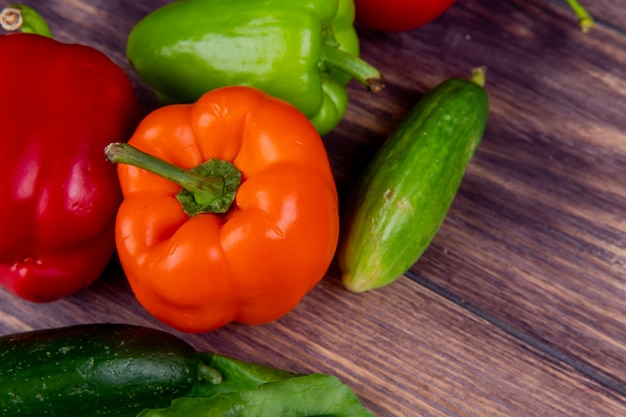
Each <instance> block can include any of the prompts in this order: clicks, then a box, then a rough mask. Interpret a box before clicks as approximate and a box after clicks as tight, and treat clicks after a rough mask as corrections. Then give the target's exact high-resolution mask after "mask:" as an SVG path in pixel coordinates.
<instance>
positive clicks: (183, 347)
mask: <svg viewBox="0 0 626 417" xmlns="http://www.w3.org/2000/svg"><path fill="white" fill-rule="evenodd" d="M198 368H199V359H198V358H197V355H196V351H195V350H194V349H193V348H192V347H191V346H190V345H188V344H187V343H186V342H184V341H183V340H181V339H179V338H177V337H175V336H174V335H170V334H168V333H166V332H161V331H159V330H156V329H149V328H145V327H141V326H131V325H124V324H91V325H79V326H70V327H65V328H59V329H50V330H39V331H32V332H26V333H21V334H16V335H9V336H4V337H0V415H2V416H12V417H13V416H16V417H18V416H33V417H35V416H37V417H42V416H43V417H46V416H48V417H54V416H59V417H61V416H62V417H79V416H116V417H121V416H135V415H136V414H138V413H139V412H140V411H141V410H143V409H144V408H155V407H166V406H167V405H169V404H170V401H171V400H172V399H174V398H176V397H179V396H180V395H182V394H184V393H186V392H188V391H190V390H191V388H192V386H193V384H194V382H195V380H196V378H197V372H198Z"/></svg>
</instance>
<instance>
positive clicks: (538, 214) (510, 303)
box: [340, 2, 626, 393]
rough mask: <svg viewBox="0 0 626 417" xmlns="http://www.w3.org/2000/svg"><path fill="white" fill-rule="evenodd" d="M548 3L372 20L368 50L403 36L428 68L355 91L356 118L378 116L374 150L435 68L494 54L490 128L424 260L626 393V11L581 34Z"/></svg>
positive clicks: (423, 267)
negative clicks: (411, 20)
mask: <svg viewBox="0 0 626 417" xmlns="http://www.w3.org/2000/svg"><path fill="white" fill-rule="evenodd" d="M538 3H540V2H534V3H533V2H500V3H498V5H497V6H493V4H492V3H489V4H488V5H486V4H485V5H482V4H480V3H479V2H466V3H464V4H458V5H457V6H455V7H456V8H455V9H454V12H455V13H453V14H451V15H447V16H445V17H444V18H442V19H441V20H439V21H437V22H435V23H433V25H432V26H429V27H427V28H424V29H425V30H423V31H419V32H415V33H410V34H401V35H381V34H372V33H367V32H364V33H363V41H364V43H365V46H364V54H365V55H366V57H373V59H374V60H375V61H376V63H377V64H378V65H379V66H383V70H384V69H385V68H387V67H386V66H385V65H386V64H385V59H384V56H385V55H384V49H385V48H386V47H387V46H388V45H389V43H391V42H396V43H397V44H399V45H401V46H405V45H412V46H413V50H412V51H409V52H407V50H406V48H403V49H402V50H401V51H400V52H399V55H400V56H399V57H396V59H400V58H401V59H402V61H403V62H404V68H410V69H412V71H413V72H414V73H422V74H424V77H423V78H422V79H420V80H412V79H408V80H407V78H406V77H405V78H401V77H402V76H401V75H398V73H397V71H396V72H395V73H392V74H390V75H388V77H387V78H388V80H389V83H388V85H389V87H390V88H389V89H388V90H387V92H386V93H387V94H388V96H384V95H381V97H382V98H381V100H379V101H377V103H376V104H375V105H372V104H368V105H366V106H361V102H360V101H361V100H362V101H363V102H365V98H362V96H363V93H361V92H359V91H358V90H355V91H354V94H353V95H354V96H357V97H358V99H357V100H359V103H357V104H356V105H355V107H354V108H353V110H352V111H353V112H354V113H355V114H354V115H353V116H352V118H353V119H355V120H358V121H361V120H368V123H370V124H372V125H377V126H379V130H378V131H377V132H374V133H372V131H373V129H372V130H370V131H368V132H365V135H366V136H367V137H368V147H363V149H367V150H371V149H375V148H376V145H377V144H379V143H380V140H381V139H380V138H381V137H382V136H384V134H385V133H386V132H387V131H388V130H389V129H391V128H392V126H393V125H395V123H396V122H397V117H399V116H398V114H399V113H401V111H398V108H399V107H400V106H401V104H398V103H404V105H403V106H402V107H401V108H405V107H406V105H407V104H408V103H410V102H411V101H412V100H413V99H414V98H415V96H416V91H423V90H425V89H427V88H428V86H429V85H434V84H435V83H436V82H437V81H435V80H434V78H435V76H433V73H436V74H437V76H438V77H442V78H443V77H444V73H445V71H438V70H439V69H441V68H447V69H448V71H455V70H456V71H457V72H458V69H459V68H463V67H467V66H468V65H471V63H476V65H478V64H486V65H487V67H488V68H489V69H488V82H487V88H488V90H489V92H490V96H491V100H492V115H491V120H490V124H489V127H488V130H487V132H486V135H485V139H484V141H483V143H482V145H481V147H480V148H479V151H478V152H477V155H476V157H475V158H474V160H473V162H472V164H471V165H470V167H469V170H468V173H467V176H466V178H465V181H464V183H463V186H462V189H461V191H460V193H459V196H458V198H457V201H456V202H455V204H454V206H453V209H452V211H451V213H450V215H449V217H448V219H447V220H446V223H445V224H444V227H443V228H442V230H441V232H440V234H439V235H438V237H437V238H436V240H435V242H434V243H433V246H432V247H431V248H430V250H429V251H428V252H427V253H426V254H425V256H424V257H423V258H422V260H421V261H420V262H419V263H418V264H417V265H415V267H414V268H413V272H414V273H415V274H418V275H420V276H424V277H426V278H427V279H429V280H430V281H432V282H434V283H436V284H437V285H439V286H441V287H442V288H444V289H446V290H447V291H450V292H451V293H453V294H454V295H456V296H458V297H459V298H461V299H463V300H466V301H467V303H469V304H471V305H473V306H476V307H477V308H478V309H480V310H482V311H485V312H487V313H488V314H490V315H493V316H494V317H496V318H497V319H498V320H501V321H502V322H503V323H506V324H508V325H510V326H513V328H515V329H518V330H520V331H522V332H524V333H525V334H527V335H529V336H530V337H532V338H534V339H536V340H538V341H540V342H542V343H547V345H548V346H549V347H551V348H554V349H556V350H557V351H558V352H560V353H562V354H565V355H566V356H567V357H568V358H571V359H572V360H576V361H580V362H582V363H583V364H585V366H586V365H589V366H591V368H593V370H594V371H598V372H599V373H600V377H602V378H607V379H608V380H609V381H610V382H612V383H614V384H616V385H615V388H616V389H618V390H620V392H622V393H624V392H626V391H625V388H624V387H625V386H626V383H625V380H624V377H623V375H624V370H625V367H626V365H625V361H624V358H625V357H626V306H625V305H624V303H623V302H622V300H623V299H624V294H625V291H626V287H624V282H625V278H626V215H625V213H626V187H625V186H624V184H625V180H624V178H626V163H625V162H626V117H624V115H625V114H626V83H625V81H624V79H625V78H624V75H625V68H626V52H625V51H626V49H625V48H624V36H623V28H624V27H626V18H625V19H622V20H620V21H619V22H620V24H621V25H622V26H621V28H622V29H619V30H616V29H615V27H610V28H606V27H604V26H602V25H597V26H596V28H595V29H594V31H593V32H592V33H590V34H588V35H582V34H580V33H578V32H577V31H576V30H572V28H571V27H569V26H568V22H567V20H566V19H565V20H563V21H558V22H557V21H555V20H554V19H552V18H553V17H555V16H554V15H552V14H548V16H550V19H547V20H546V17H545V16H546V15H545V13H546V12H547V11H548V9H546V7H548V6H546V5H543V4H541V5H538ZM557 11H558V10H557ZM565 12H567V10H565ZM558 15H560V11H559V13H558ZM520 16H522V17H520ZM622 16H623V17H624V15H622ZM493 34H498V35H497V36H494V35H493ZM464 36H465V37H464ZM432 39H444V42H442V43H440V44H437V45H436V46H432V45H430V44H429V42H431V41H432ZM395 52H398V51H395ZM377 57H380V58H377ZM425 61H426V62H427V63H425ZM431 67H432V68H431ZM450 68H452V69H453V70H450ZM387 74H389V72H387ZM395 77H397V78H395ZM390 96H391V97H390ZM381 101H382V102H381ZM374 106H376V107H374ZM379 120H384V121H385V122H382V123H380V124H377V122H378V121H379ZM384 123H386V124H384ZM357 124H358V122H357ZM380 126H384V127H383V128H380ZM353 128H354V126H352V125H351V126H350V128H349V129H346V132H345V135H346V136H348V135H350V132H351V131H353V130H354V129H353ZM341 139H345V138H343V137H342V138H341ZM351 146H353V144H352V143H351ZM354 146H362V145H361V144H359V143H357V145H354ZM350 153H354V151H353V150H352V149H350V150H346V151H344V154H345V155H348V154H350ZM357 154H358V153H357ZM350 169H351V171H350V172H349V173H346V174H345V175H343V176H340V178H346V179H347V181H348V182H349V181H351V180H352V179H353V178H354V177H355V174H354V172H355V171H358V169H359V167H358V166H356V167H351V168H350Z"/></svg>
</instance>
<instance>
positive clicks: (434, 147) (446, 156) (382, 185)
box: [338, 78, 489, 292]
mask: <svg viewBox="0 0 626 417" xmlns="http://www.w3.org/2000/svg"><path fill="white" fill-rule="evenodd" d="M488 113H489V103H488V97H487V93H486V91H485V90H484V88H483V87H482V85H480V83H477V82H474V81H472V80H466V79H461V78H452V79H449V80H446V81H444V82H443V83H441V84H439V85H438V86H437V87H435V88H434V89H432V90H431V91H429V92H428V93H427V94H426V95H425V96H424V97H423V98H422V99H421V100H420V101H419V102H418V103H417V104H416V106H415V107H414V108H413V109H412V110H411V112H410V113H409V114H408V115H407V117H406V118H405V119H404V120H403V121H402V123H401V124H400V125H399V126H398V127H397V128H396V129H395V130H394V132H393V133H392V134H391V136H390V137H389V138H388V139H387V141H386V142H385V143H384V144H383V146H382V147H381V149H380V150H379V151H378V153H377V154H376V155H375V156H374V158H373V160H372V161H371V162H370V164H369V165H368V166H367V167H366V168H365V171H364V173H363V176H362V178H361V179H360V180H359V181H358V182H357V184H356V185H355V187H354V188H353V189H352V191H351V193H350V195H349V196H348V201H347V203H346V208H345V211H344V213H343V226H344V230H343V235H342V238H341V241H340V244H339V247H338V262H339V266H340V268H341V270H342V274H343V275H342V281H343V284H344V286H345V287H346V288H347V289H349V290H351V291H353V292H363V291H368V290H372V289H375V288H380V287H383V286H385V285H388V284H390V283H392V282H394V281H395V280H396V279H398V278H399V277H400V276H402V275H403V274H404V273H405V272H406V271H407V270H408V269H409V268H410V267H411V266H412V265H413V264H414V263H415V262H416V261H417V260H418V259H419V258H420V257H421V255H422V254H423V252H424V251H425V250H426V248H427V247H428V246H429V245H430V243H431V241H432V240H433V238H434V237H435V235H436V233H437V231H438V230H439V228H440V227H441V224H442V223H443V220H444V218H445V217H446V214H447V212H448V210H449V208H450V206H451V204H452V201H453V200H454V198H455V196H456V193H457V191H458V189H459V186H460V184H461V181H462V179H463V175H464V174H465V170H466V168H467V164H468V163H469V161H470V159H471V158H472V156H473V154H474V151H475V150H476V148H477V147H478V145H479V143H480V141H481V139H482V136H483V133H484V130H485V127H486V124H487V117H488Z"/></svg>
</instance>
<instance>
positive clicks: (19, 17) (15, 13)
mask: <svg viewBox="0 0 626 417" xmlns="http://www.w3.org/2000/svg"><path fill="white" fill-rule="evenodd" d="M0 25H2V29H4V30H6V31H8V32H15V31H17V30H20V31H22V32H24V33H34V34H37V35H41V36H45V37H47V38H52V32H51V31H50V27H49V26H48V23H46V21H45V20H44V18H43V17H41V15H40V14H39V13H37V12H36V11H35V9H33V8H32V7H30V6H27V5H25V4H12V5H10V6H9V7H5V8H4V9H2V11H0Z"/></svg>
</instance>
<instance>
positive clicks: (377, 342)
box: [0, 0, 626, 417]
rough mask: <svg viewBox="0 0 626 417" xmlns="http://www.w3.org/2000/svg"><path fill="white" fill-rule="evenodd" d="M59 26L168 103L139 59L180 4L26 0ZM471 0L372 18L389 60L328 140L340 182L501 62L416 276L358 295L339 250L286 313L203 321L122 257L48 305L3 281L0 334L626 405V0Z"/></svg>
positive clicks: (416, 401) (447, 405) (420, 392)
mask: <svg viewBox="0 0 626 417" xmlns="http://www.w3.org/2000/svg"><path fill="white" fill-rule="evenodd" d="M26 3H27V4H31V5H32V6H34V7H36V8H37V9H38V10H39V11H40V12H41V13H42V14H43V15H44V16H45V17H46V19H47V20H48V22H49V23H50V25H51V28H52V30H53V33H54V35H55V37H56V38H57V39H59V40H61V41H64V42H80V43H86V44H88V45H91V46H93V47H95V48H98V49H100V50H101V51H103V52H105V53H106V54H107V55H108V56H109V57H111V58H112V59H113V60H114V61H115V62H116V63H117V64H118V65H120V66H121V67H122V68H124V69H125V70H126V71H127V73H128V74H129V75H130V76H131V78H132V80H133V82H134V83H135V86H136V90H137V93H138V95H139V96H140V97H141V99H142V102H143V104H144V107H145V109H146V111H150V110H151V109H153V108H156V107H158V106H159V103H158V102H157V101H156V99H155V98H154V96H153V94H152V93H151V92H150V90H149V89H148V88H147V87H146V86H144V85H143V84H142V83H141V82H140V81H139V79H138V78H137V77H136V74H135V73H134V72H133V71H132V68H130V66H129V65H128V62H127V61H126V59H125V56H124V46H125V39H126V36H127V34H128V32H129V31H130V29H131V27H132V26H133V25H134V24H135V23H136V22H138V21H139V20H140V19H141V18H142V17H143V16H145V15H146V14H147V13H149V12H150V11H151V10H154V9H155V8H156V7H159V6H160V5H163V4H165V3H167V1H165V0H158V1H157V0H153V1H148V0H140V1H133V2H126V1H121V0H113V1H106V0H90V1H76V0H48V1H30V2H26ZM585 6H587V7H588V9H589V11H590V12H592V13H593V14H594V17H595V20H596V27H595V29H594V30H593V31H592V32H591V33H589V34H582V33H580V32H579V31H578V30H577V27H576V21H575V19H574V18H573V16H572V14H571V12H570V10H569V9H568V7H567V4H566V2H565V1H557V0H554V1H550V0H534V1H532V0H526V1H524V0H507V1H500V2H493V1H487V0H464V1H461V0H459V1H458V2H457V3H456V4H455V5H454V6H453V7H452V8H451V9H450V10H449V11H448V12H447V13H446V14H445V15H444V16H442V17H441V18H439V19H437V20H436V21H435V22H433V23H431V24H429V25H427V26H425V27H423V28H421V29H419V30H416V31H411V32H405V33H387V34H385V33H376V32H372V31H368V30H366V29H363V28H360V29H359V35H360V37H361V45H362V55H363V57H364V58H365V59H367V60H368V61H369V62H371V63H372V64H374V65H376V66H377V67H378V68H379V69H380V70H381V71H382V72H383V73H384V75H385V78H386V82H387V88H386V89H385V90H383V91H382V92H381V93H379V94H377V95H375V96H372V95H371V94H370V93H368V92H366V91H365V90H364V89H363V88H362V87H361V86H360V85H358V84H356V83H351V84H350V85H349V92H350V97H351V101H350V105H349V108H348V111H347V114H346V118H345V119H344V121H343V122H342V123H341V124H340V125H339V126H338V127H337V129H336V130H335V131H334V132H332V133H331V134H329V135H328V136H326V137H325V138H324V143H325V144H326V147H327V149H328V153H329V157H330V160H331V163H332V166H333V170H334V173H335V177H336V180H337V186H338V189H339V191H340V194H341V196H342V197H343V196H344V195H345V193H346V192H347V190H349V188H350V187H351V186H352V184H354V182H355V181H356V180H357V178H358V176H359V174H360V172H361V171H362V169H363V168H364V166H365V165H366V164H367V162H368V161H369V159H370V158H371V157H372V156H373V154H374V153H375V152H376V150H377V149H378V148H379V147H380V145H381V144H382V142H383V141H384V140H385V138H386V137H387V136H388V135H389V133H390V132H391V131H392V130H393V128H394V127H395V126H396V125H397V124H398V123H399V121H400V120H401V119H402V117H403V116H404V115H405V114H406V113H407V112H408V111H409V110H410V108H411V107H412V106H413V105H414V104H415V103H416V102H417V100H419V98H420V97H421V96H422V95H423V94H424V93H425V92H426V91H428V90H429V89H430V88H432V87H434V86H435V85H436V84H438V83H439V82H441V81H443V80H445V79H446V78H448V77H453V76H466V75H467V74H469V72H470V71H471V69H472V68H474V67H476V66H479V65H486V66H487V67H488V72H487V90H488V92H489V95H490V103H491V115H490V120H489V125H488V128H487V131H486V133H485V137H484V139H483V142H482V143H481V146H480V148H479V150H478V152H477V153H476V155H475V157H474V159H473V160H472V162H471V164H470V166H469V168H468V171H467V174H466V176H465V179H464V181H463V184H462V187H461V190H460V191H459V194H458V196H457V199H456V200H455V202H454V204H453V207H452V209H451V211H450V213H449V215H448V217H447V219H446V221H445V222H444V224H443V226H442V228H441V230H440V232H439V234H438V235H437V237H436V238H435V240H434V242H433V244H432V245H431V247H430V248H429V250H428V251H427V252H426V253H425V255H424V256H423V257H422V258H421V259H420V260H419V261H418V262H417V263H416V264H415V265H414V266H413V268H411V271H409V273H408V274H407V276H406V277H403V278H401V279H400V280H399V281H397V282H396V283H394V284H393V285H391V286H389V287H386V288H383V289H381V290H377V291H372V292H369V293H365V294H352V293H349V292H348V291H346V290H344V289H343V288H342V286H341V284H340V282H339V276H340V273H339V271H338V270H337V267H336V265H333V266H332V267H331V269H330V270H329V272H328V275H327V277H326V278H325V279H324V280H323V282H322V283H321V284H320V285H319V286H318V287H317V288H315V289H314V290H313V291H312V292H311V293H310V294H309V295H308V296H307V297H306V298H305V299H304V300H303V302H302V303H301V304H300V305H298V306H297V307H296V309H295V310H294V311H293V312H291V313H290V314H288V315H287V316H285V317H284V318H282V319H281V320H278V321H276V322H273V323H270V324H267V325H264V326H256V327H246V326H242V325H238V324H233V325H229V326H226V327H225V328H222V329H219V330H217V331H214V332H211V333H206V334H199V335H190V334H182V333H180V332H176V331H173V330H171V329H167V328H166V327H165V326H164V325H162V324H161V323H159V322H157V321H156V320H155V319H153V318H152V317H151V316H150V315H149V314H148V313H146V312H145V311H144V310H143V309H142V308H141V306H140V305H139V304H138V303H137V302H136V300H135V299H134V296H133V294H132V292H131V291H130V289H129V287H128V285H127V283H126V280H125V278H124V275H123V272H122V270H121V268H120V266H119V264H118V263H117V261H116V260H115V259H114V260H112V262H111V264H110V266H109V268H108V269H107V271H106V272H105V274H103V276H102V277H101V279H100V280H98V281H97V282H96V283H95V284H94V285H92V286H91V287H90V288H88V289H86V290H85V291H82V292H80V293H78V294H75V295H73V296H70V297H68V298H66V299H63V300H60V301H58V302H55V303H49V304H32V303H28V302H25V301H23V300H19V299H16V298H15V297H13V296H11V295H10V294H8V293H7V292H5V291H0V334H8V333H11V332H16V331H24V330H28V329H32V328H47V327H57V326H64V325H70V324H76V323H88V322H128V323H134V324H143V325H148V326H152V327H157V328H162V329H166V330H169V331H172V332H173V333H175V334H177V335H179V336H180V337H182V338H184V339H186V340H188V341H190V342H191V343H193V344H194V346H196V347H197V348H198V349H201V350H211V351H217V352H220V353H224V354H229V355H232V356H236V357H240V358H242V359H245V360H252V361H256V362H260V363H266V364H269V365H272V366H278V367H282V368H286V369H291V370H294V371H302V372H326V373H331V374H335V375H337V376H338V377H339V378H341V379H342V380H343V381H345V382H346V383H348V384H349V385H350V386H351V387H352V388H353V389H354V390H355V391H356V392H357V393H358V394H359V396H360V397H361V398H362V399H363V402H364V403H365V404H366V405H367V406H368V407H369V408H370V409H371V410H372V411H374V412H375V413H376V414H377V415H378V416H381V417H386V416H397V417H400V416H436V417H439V416H455V417H456V416H464V417H465V416H481V417H482V416H496V417H505V416H507V417H525V416H568V417H569V416H577V417H578V416H580V417H596V416H623V415H626V388H625V387H626V377H624V375H626V372H625V371H626V365H625V362H626V361H625V359H626V304H625V303H624V301H623V300H624V299H626V297H625V296H626V214H625V213H626V117H625V115H626V4H624V3H623V2H615V1H609V0H598V1H595V2H586V3H585Z"/></svg>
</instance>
